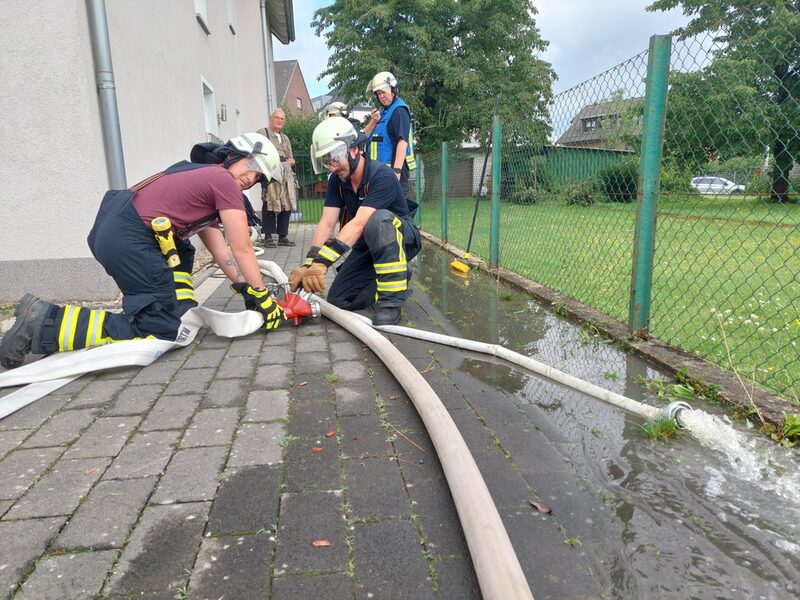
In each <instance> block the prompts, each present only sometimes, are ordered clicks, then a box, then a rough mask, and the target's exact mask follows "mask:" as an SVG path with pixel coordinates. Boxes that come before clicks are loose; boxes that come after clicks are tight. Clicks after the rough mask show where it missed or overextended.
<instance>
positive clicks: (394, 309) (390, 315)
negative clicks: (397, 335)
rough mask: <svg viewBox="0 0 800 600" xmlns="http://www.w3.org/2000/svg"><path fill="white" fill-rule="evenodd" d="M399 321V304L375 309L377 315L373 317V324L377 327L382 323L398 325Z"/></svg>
mask: <svg viewBox="0 0 800 600" xmlns="http://www.w3.org/2000/svg"><path fill="white" fill-rule="evenodd" d="M399 322H400V307H399V306H381V307H380V308H378V310H376V311H375V316H374V317H372V324H373V325H374V326H375V327H380V326H381V325H397V324H398V323H399Z"/></svg>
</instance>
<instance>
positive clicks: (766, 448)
mask: <svg viewBox="0 0 800 600" xmlns="http://www.w3.org/2000/svg"><path fill="white" fill-rule="evenodd" d="M680 422H681V425H682V426H683V427H684V428H685V429H686V430H687V431H688V432H689V433H691V434H692V436H693V437H694V438H695V439H697V440H698V441H699V442H700V443H701V444H703V446H705V447H707V448H711V449H712V450H715V451H717V452H719V453H720V454H722V455H723V456H725V457H726V458H727V459H728V462H729V463H730V465H731V467H732V471H731V473H732V474H733V475H734V476H736V477H737V478H739V479H740V480H742V481H747V482H749V483H752V484H754V485H757V486H758V487H760V488H762V489H765V490H768V491H771V492H773V493H775V494H777V495H778V496H780V497H781V498H783V499H784V500H789V501H791V502H793V503H795V504H800V473H798V471H797V457H796V456H793V454H796V452H794V451H792V450H787V449H786V448H783V447H782V446H778V445H776V444H774V443H772V442H768V441H766V440H761V439H758V438H752V439H747V437H746V436H745V435H743V434H742V433H740V432H739V431H736V429H734V428H733V427H732V426H731V425H730V423H728V422H726V421H725V420H724V419H721V418H719V417H717V416H715V415H710V414H708V413H707V412H704V411H702V410H686V411H682V412H681V413H680Z"/></svg>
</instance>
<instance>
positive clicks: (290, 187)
mask: <svg viewBox="0 0 800 600" xmlns="http://www.w3.org/2000/svg"><path fill="white" fill-rule="evenodd" d="M284 125H286V114H285V113H284V112H283V111H282V110H281V109H280V108H278V109H276V110H274V111H272V114H271V115H270V116H269V127H267V128H264V129H259V130H258V132H259V133H261V134H263V135H265V136H267V138H269V141H271V142H272V143H273V145H274V146H275V148H276V149H277V150H278V153H279V154H280V157H281V168H282V170H283V180H282V181H273V182H271V183H269V184H264V185H262V187H261V201H262V202H263V204H264V208H263V211H262V218H261V221H262V223H263V225H262V227H263V233H264V247H265V248H277V247H278V246H294V242H293V241H292V240H290V239H289V238H288V234H289V217H290V216H291V214H292V211H293V210H297V196H296V194H295V187H294V174H293V173H292V167H293V166H294V154H293V153H292V143H291V142H290V141H289V138H288V136H287V135H286V134H285V133H281V130H282V129H283V127H284ZM276 233H277V234H278V241H277V242H276V241H275V239H274V238H273V237H272V236H273V235H275V234H276Z"/></svg>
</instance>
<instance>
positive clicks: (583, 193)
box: [564, 179, 597, 206]
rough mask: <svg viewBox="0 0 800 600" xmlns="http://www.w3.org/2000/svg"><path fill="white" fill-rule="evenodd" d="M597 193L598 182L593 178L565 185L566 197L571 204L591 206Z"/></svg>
mask: <svg viewBox="0 0 800 600" xmlns="http://www.w3.org/2000/svg"><path fill="white" fill-rule="evenodd" d="M596 195H597V184H596V183H595V181H594V180H593V179H584V180H583V181H577V182H574V183H568V184H567V185H565V186H564V197H565V198H566V200H567V204H569V205H572V204H579V205H580V206H589V205H591V204H594V199H595V196H596Z"/></svg>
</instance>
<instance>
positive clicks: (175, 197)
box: [0, 133, 284, 369]
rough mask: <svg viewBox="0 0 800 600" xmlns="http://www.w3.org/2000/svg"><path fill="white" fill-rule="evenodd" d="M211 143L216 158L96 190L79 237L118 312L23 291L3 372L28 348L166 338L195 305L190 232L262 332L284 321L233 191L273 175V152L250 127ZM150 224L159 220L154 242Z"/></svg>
mask: <svg viewBox="0 0 800 600" xmlns="http://www.w3.org/2000/svg"><path fill="white" fill-rule="evenodd" d="M196 148H197V147H196ZM213 150H214V152H216V153H217V155H218V156H219V158H220V159H221V163H220V164H195V163H189V162H186V161H181V162H179V163H176V164H174V165H172V166H171V167H169V168H168V169H166V170H165V171H163V172H161V173H157V174H155V175H153V176H152V177H149V178H148V179H146V180H144V181H142V182H140V183H138V184H137V185H135V186H133V187H131V188H130V189H127V190H109V191H108V192H106V194H105V196H104V197H103V201H102V203H101V205H100V209H99V211H98V214H97V217H96V218H95V222H94V226H93V227H92V230H91V232H90V233H89V237H88V242H89V248H90V250H91V251H92V254H93V255H94V257H95V258H96V259H97V261H98V262H99V263H100V264H101V265H102V266H103V268H104V269H105V270H106V272H107V273H108V274H109V275H111V277H113V278H114V281H115V282H116V284H117V285H118V286H119V289H120V290H121V291H122V313H112V312H108V311H105V310H94V309H89V308H83V307H80V306H73V305H66V306H58V305H55V304H51V303H49V302H45V301H44V300H40V299H39V298H37V297H35V296H33V295H31V294H25V296H24V297H23V298H22V300H21V301H20V303H19V305H18V306H17V310H16V322H15V323H14V326H13V327H12V328H11V329H10V330H9V331H8V333H6V335H5V336H4V337H3V339H2V342H0V364H2V365H3V366H4V367H6V368H9V369H13V368H15V367H18V366H20V365H21V364H22V362H23V360H24V358H25V355H26V354H28V353H30V352H33V353H35V354H50V353H53V352H65V351H68V350H77V349H79V348H86V347H90V346H98V345H101V344H106V343H110V342H115V341H118V340H130V339H138V338H145V337H156V338H159V339H164V340H174V339H175V338H176V335H177V332H178V326H179V324H180V319H181V316H182V315H183V314H184V313H185V312H186V311H187V310H189V309H190V308H192V307H194V306H197V302H196V301H195V299H194V287H193V284H192V277H191V272H192V265H193V262H194V254H195V250H194V247H193V246H192V244H191V242H190V241H189V237H190V236H192V235H194V234H195V233H197V234H198V235H199V237H200V239H201V240H202V242H203V244H204V245H205V247H206V248H208V250H209V252H211V255H212V256H213V258H214V260H215V261H216V263H217V265H219V267H220V268H221V269H222V271H223V272H224V273H225V275H227V276H228V278H229V279H230V280H231V281H232V282H233V285H232V286H231V287H232V288H233V289H234V291H236V292H238V293H240V294H242V296H243V297H244V301H245V307H246V308H248V309H250V310H257V311H259V312H261V313H262V314H263V315H264V321H265V328H266V329H267V330H270V329H274V328H275V327H277V326H278V325H280V324H281V323H282V322H283V321H284V316H283V311H282V309H281V308H280V306H278V304H277V303H276V302H275V301H274V299H273V298H271V297H270V294H269V292H268V291H267V290H266V288H265V287H264V281H263V279H262V278H261V271H260V269H259V266H258V261H257V259H256V255H255V253H254V251H253V246H252V242H251V241H250V234H249V230H248V227H247V213H246V212H245V206H244V202H243V200H242V191H243V190H246V189H248V188H250V187H252V186H253V185H254V184H255V183H256V182H258V181H260V180H261V179H262V178H263V179H266V180H273V179H278V180H279V179H280V177H281V166H280V157H279V156H278V151H277V150H276V149H275V147H274V146H273V145H272V143H270V141H269V140H268V139H267V138H265V137H264V136H262V135H260V134H257V133H248V134H244V135H241V136H238V137H235V138H233V139H231V140H230V141H229V142H228V143H227V144H224V145H221V146H216V147H215V148H213ZM165 218H166V219H168V221H166V220H165ZM154 221H155V223H158V224H159V225H163V224H165V223H166V224H168V226H167V227H165V228H164V231H162V232H161V239H160V240H159V238H158V237H157V236H156V235H155V234H156V232H157V230H158V229H160V228H159V227H156V226H155V223H154ZM220 224H221V225H222V226H223V227H224V229H225V235H224V236H223V233H222V231H221V230H220ZM226 238H227V239H226ZM165 247H166V249H165ZM176 255H177V257H176ZM168 260H169V261H170V263H168V262H167V261H168Z"/></svg>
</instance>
